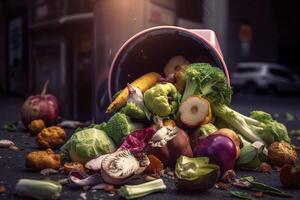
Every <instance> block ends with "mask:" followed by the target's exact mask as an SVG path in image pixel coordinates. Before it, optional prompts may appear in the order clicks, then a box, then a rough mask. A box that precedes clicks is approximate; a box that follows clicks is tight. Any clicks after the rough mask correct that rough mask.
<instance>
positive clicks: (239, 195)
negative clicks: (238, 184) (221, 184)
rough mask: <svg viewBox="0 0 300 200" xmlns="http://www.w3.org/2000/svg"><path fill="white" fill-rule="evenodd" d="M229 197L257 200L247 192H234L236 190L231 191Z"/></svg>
mask: <svg viewBox="0 0 300 200" xmlns="http://www.w3.org/2000/svg"><path fill="white" fill-rule="evenodd" d="M230 195H231V196H232V197H236V198H239V199H246V200H257V198H254V197H252V196H251V195H250V194H249V193H247V192H241V191H236V190H231V191H230Z"/></svg>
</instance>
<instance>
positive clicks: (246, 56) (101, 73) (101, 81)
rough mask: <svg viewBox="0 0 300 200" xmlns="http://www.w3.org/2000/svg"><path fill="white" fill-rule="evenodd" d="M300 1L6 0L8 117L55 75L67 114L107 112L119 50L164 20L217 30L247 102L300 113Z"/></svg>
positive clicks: (3, 63) (1, 63)
mask: <svg viewBox="0 0 300 200" xmlns="http://www.w3.org/2000/svg"><path fill="white" fill-rule="evenodd" d="M299 5H300V4H299V2H298V1H295V0H294V1H289V3H288V4H287V3H283V2H282V1H277V0H275V1H271V0H243V1H238V0H231V1H229V0H224V1H217V0H186V1H179V0H177V1H176V0H162V1H161V0H143V1H140V0H122V1H119V0H98V1H97V0H0V108H1V111H0V112H1V116H0V119H1V121H3V120H6V121H10V120H12V121H16V120H19V118H18V117H19V108H20V106H21V105H22V102H23V100H24V99H25V98H26V97H28V96H29V95H32V94H36V93H40V91H41V88H42V85H43V83H44V82H45V81H46V80H50V84H49V92H50V93H52V94H54V95H56V96H57V97H58V98H59V101H60V104H61V110H62V113H61V115H62V117H63V118H66V119H75V120H81V121H99V120H101V117H102V116H103V113H104V110H105V107H106V105H107V103H108V98H107V76H108V71H109V67H110V64H111V62H112V59H113V57H114V55H115V53H116V52H117V50H118V49H119V48H120V47H121V45H122V44H123V43H124V42H125V41H126V40H127V39H128V38H130V37H131V36H132V35H134V34H136V33H138V32H139V31H142V30H144V29H146V28H150V27H153V26H158V25H175V26H180V27H184V28H188V29H212V30H213V31H215V33H216V36H217V39H218V41H219V43H220V46H221V50H222V53H223V55H224V60H225V62H226V64H227V67H228V69H229V71H230V74H231V82H232V85H233V88H234V91H235V95H236V96H234V97H233V105H234V106H235V107H236V109H237V110H242V111H243V112H247V111H249V110H251V109H253V108H255V107H258V108H261V109H264V110H267V111H270V112H272V113H280V114H282V115H284V113H287V112H291V113H294V114H295V115H299V110H300V109H299V108H300V106H299V104H298V102H299V101H300V79H299V72H300V60H299V56H298V54H299V52H300V39H299V35H300V24H299V23H298V20H297V19H299V18H300V16H299V15H300V14H299V12H298V8H299ZM162 67H163V66H162ZM103 99H104V100H103Z"/></svg>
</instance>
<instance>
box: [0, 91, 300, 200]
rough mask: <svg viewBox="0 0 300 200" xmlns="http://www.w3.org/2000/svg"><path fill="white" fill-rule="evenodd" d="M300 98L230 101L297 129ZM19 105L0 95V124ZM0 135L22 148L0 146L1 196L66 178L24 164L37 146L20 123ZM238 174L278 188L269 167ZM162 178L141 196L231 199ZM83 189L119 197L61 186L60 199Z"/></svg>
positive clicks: (90, 195) (13, 117)
mask: <svg viewBox="0 0 300 200" xmlns="http://www.w3.org/2000/svg"><path fill="white" fill-rule="evenodd" d="M299 102H300V99H299V98H292V97H290V98H284V97H263V96H260V97H253V96H252V97H251V96H247V97H242V96H234V98H233V101H232V107H233V108H234V109H236V110H238V111H240V112H242V113H244V114H248V113H249V111H251V110H255V109H262V110H265V111H268V112H271V113H273V114H275V117H277V119H278V120H279V121H281V122H283V123H285V124H286V125H287V127H288V129H289V130H290V131H291V130H294V129H300V120H299V118H300V109H299V108H300V106H299ZM21 105H22V99H19V98H12V97H5V98H3V97H0V112H1V115H0V125H2V124H3V123H4V122H7V121H17V120H19V118H20V117H19V116H20V115H19V109H20V106H21ZM287 113H291V114H292V116H293V117H294V119H292V120H291V118H288V119H289V120H288V121H287V116H286V115H287ZM72 132H73V130H67V133H68V136H70V135H71V134H72ZM0 139H10V140H12V141H14V142H15V143H16V145H17V146H18V147H19V148H21V150H20V151H13V150H9V149H0V186H1V185H3V186H4V187H5V188H6V192H4V193H1V194H0V199H21V198H19V197H17V196H15V195H14V187H15V184H16V182H17V181H18V180H19V179H20V178H33V179H44V178H50V179H53V180H58V179H61V178H65V177H66V175H64V174H55V175H50V176H49V177H45V176H43V175H40V174H39V173H38V172H30V171H27V170H26V168H25V156H26V154H27V153H28V152H30V151H36V150H38V148H37V146H36V144H35V137H33V136H30V135H29V134H28V133H26V131H25V130H24V129H22V127H20V128H19V130H18V131H17V132H12V133H11V132H4V131H2V130H1V131H0ZM293 143H294V144H295V145H299V144H300V142H299V140H297V139H296V138H293ZM238 175H239V176H243V175H252V176H255V177H256V178H257V180H258V181H260V182H263V183H266V184H270V185H272V186H275V187H278V188H280V189H283V188H281V184H280V181H279V177H278V172H276V171H272V173H271V174H264V173H260V172H248V171H238ZM164 181H165V183H166V184H167V186H168V189H167V190H166V191H165V192H163V193H156V194H152V195H149V196H147V197H145V198H143V199H149V200H150V199H155V200H160V199H164V200H165V199H206V200H210V199H232V197H230V195H229V192H228V191H224V190H217V189H213V190H211V191H209V192H205V193H200V194H195V195H187V194H180V193H177V191H176V188H175V183H174V179H173V178H172V177H164ZM285 191H287V192H290V193H292V194H293V195H294V197H293V198H289V199H295V200H296V199H300V191H299V190H292V191H291V190H285ZM82 193H86V195H87V199H119V197H118V196H110V195H109V194H108V193H106V192H104V191H100V190H97V191H90V190H89V191H84V190H74V189H72V188H70V187H68V186H65V187H63V192H62V196H61V198H60V199H72V200H77V199H83V198H82V197H80V194H82ZM263 199H283V198H282V197H273V196H269V195H265V196H264V197H263Z"/></svg>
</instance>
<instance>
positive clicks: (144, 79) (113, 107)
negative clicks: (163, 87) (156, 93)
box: [106, 72, 160, 113]
mask: <svg viewBox="0 0 300 200" xmlns="http://www.w3.org/2000/svg"><path fill="white" fill-rule="evenodd" d="M159 77H160V75H159V74H158V73H156V72H149V73H147V74H145V75H143V76H141V77H139V78H138V79H136V80H135V81H133V82H132V83H131V86H132V87H134V88H138V89H139V90H140V91H141V92H142V93H143V92H145V91H146V90H148V89H149V88H151V87H152V86H154V85H155V84H156V82H157V79H158V78H159ZM128 94H129V93H128V89H127V88H124V89H123V90H122V91H121V92H120V94H119V95H118V96H117V97H116V98H115V99H114V100H113V102H112V103H111V104H110V105H109V106H108V108H107V110H106V113H112V112H115V111H117V110H119V109H120V108H121V107H123V106H124V105H125V104H126V102H127V98H128Z"/></svg>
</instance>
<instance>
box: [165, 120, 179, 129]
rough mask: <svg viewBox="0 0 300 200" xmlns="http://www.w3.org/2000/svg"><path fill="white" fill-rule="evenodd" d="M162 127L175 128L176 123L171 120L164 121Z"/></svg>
mask: <svg viewBox="0 0 300 200" xmlns="http://www.w3.org/2000/svg"><path fill="white" fill-rule="evenodd" d="M163 125H164V126H171V127H176V123H175V122H174V121H173V120H171V119H165V120H164V121H163Z"/></svg>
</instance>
